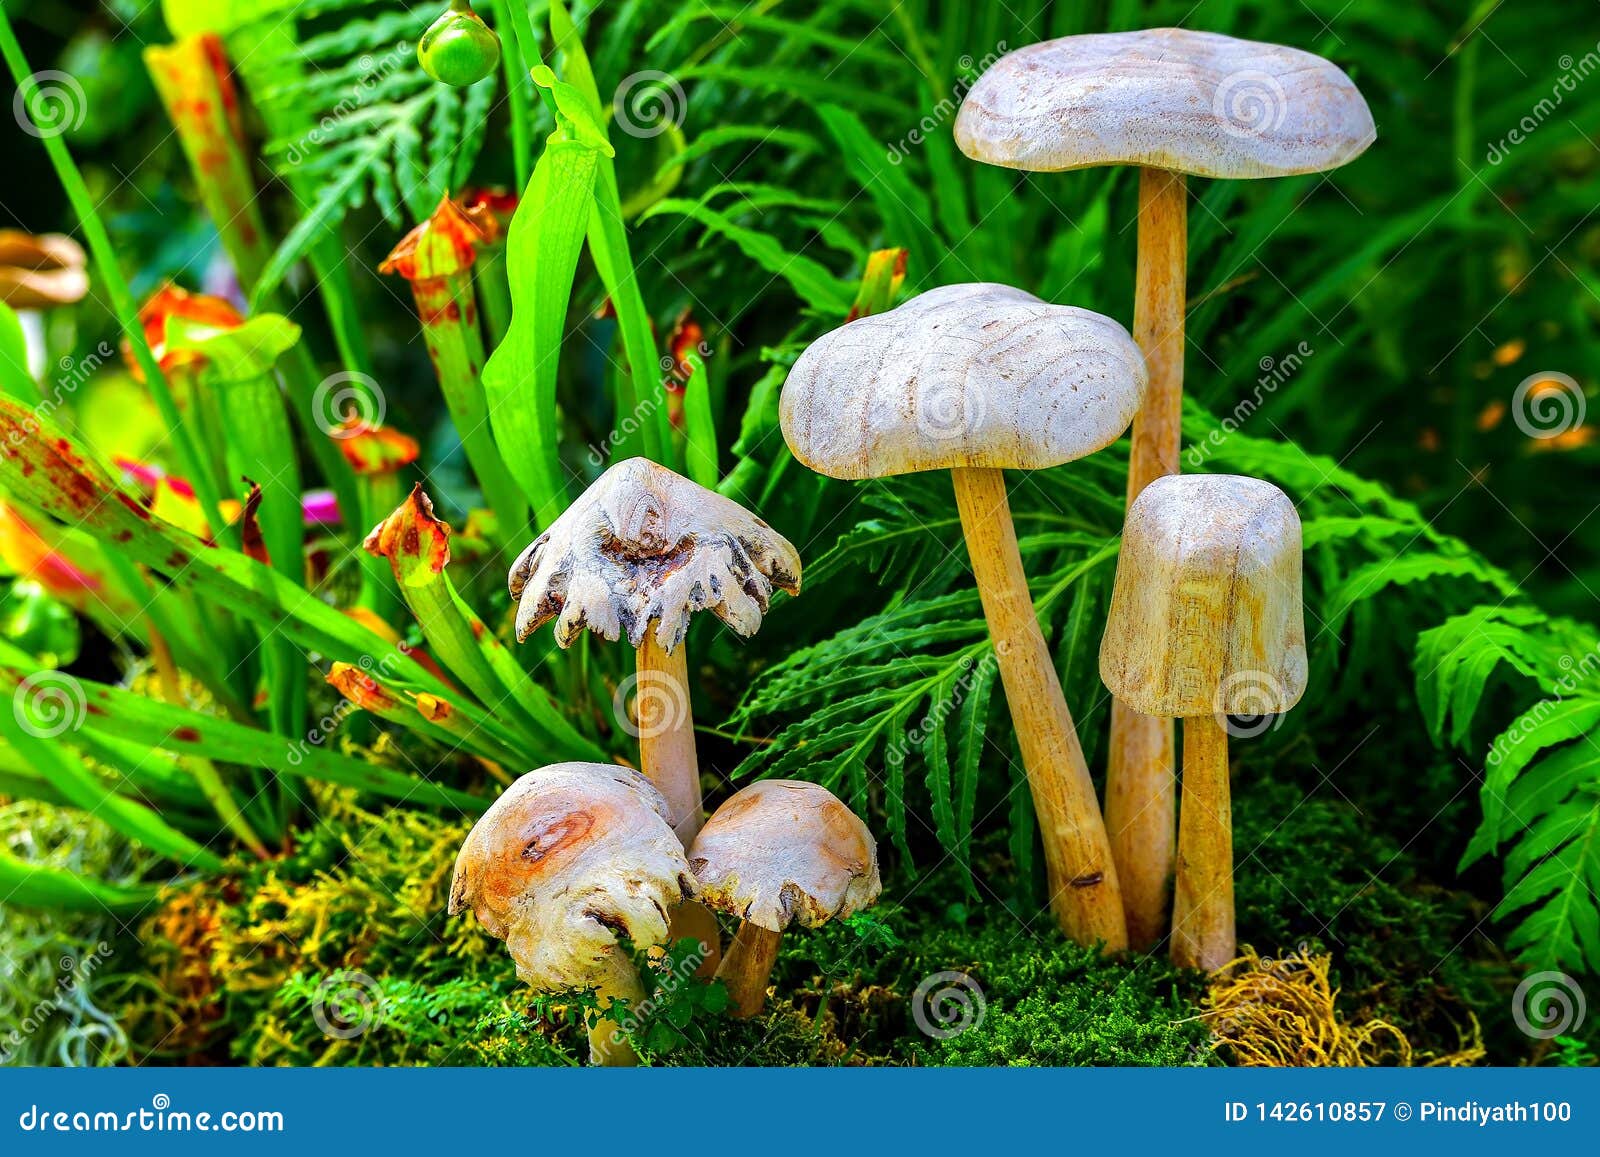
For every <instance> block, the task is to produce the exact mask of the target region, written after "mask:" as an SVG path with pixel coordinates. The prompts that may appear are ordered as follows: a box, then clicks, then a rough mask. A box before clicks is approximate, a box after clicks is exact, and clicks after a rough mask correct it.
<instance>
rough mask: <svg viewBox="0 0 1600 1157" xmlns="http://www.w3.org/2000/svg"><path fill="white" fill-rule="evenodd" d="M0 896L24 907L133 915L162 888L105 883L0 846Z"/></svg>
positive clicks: (154, 900)
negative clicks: (32, 861) (34, 861)
mask: <svg viewBox="0 0 1600 1157" xmlns="http://www.w3.org/2000/svg"><path fill="white" fill-rule="evenodd" d="M0 895H3V896H5V898H6V903H7V904H16V905H18V906H19V907H23V908H38V909H41V910H44V911H52V912H87V913H90V914H92V915H96V916H99V915H103V914H105V913H108V912H109V913H110V914H111V915H113V916H135V915H137V914H138V913H140V912H142V911H144V910H145V909H146V908H148V907H150V906H151V905H152V904H154V903H155V902H156V901H157V900H159V899H160V897H161V889H160V888H158V887H155V886H152V885H142V884H135V885H121V884H107V883H104V882H103V881H100V880H95V879H91V878H89V877H87V876H80V875H79V874H78V873H76V872H67V871H63V870H62V869H60V868H51V867H48V866H46V865H44V864H29V863H26V862H24V861H22V860H19V859H17V857H15V856H13V855H12V854H11V853H10V852H8V851H6V850H5V849H3V848H0Z"/></svg>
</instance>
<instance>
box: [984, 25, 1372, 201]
mask: <svg viewBox="0 0 1600 1157" xmlns="http://www.w3.org/2000/svg"><path fill="white" fill-rule="evenodd" d="M1376 136H1377V130H1376V129H1375V128H1374V127H1373V124H1372V113H1371V111H1370V110H1369V109H1368V108H1367V102H1366V101H1365V100H1363V99H1362V97H1361V94H1360V93H1359V92H1358V91H1356V86H1355V85H1354V84H1352V83H1351V81H1350V78H1349V77H1348V76H1346V75H1345V74H1344V72H1343V71H1342V70H1341V69H1340V68H1339V67H1338V66H1336V65H1334V64H1332V63H1330V62H1329V61H1326V60H1324V59H1322V58H1321V57H1320V56H1313V55H1312V54H1311V53H1309V52H1302V51H1300V50H1299V49H1297V48H1285V47H1283V46H1282V45H1277V44H1262V43H1259V42H1256V41H1251V40H1237V39H1235V38H1234V37H1231V36H1219V35H1217V34H1216V33H1212V32H1190V31H1188V30H1187V29H1182V28H1153V29H1149V30H1147V31H1143V32H1116V33H1110V34H1104V35H1087V36H1066V37H1063V38H1061V39H1060V40H1047V41H1045V42H1044V43H1043V44H1034V45H1030V46H1029V47H1027V48H1021V49H1018V50H1017V51H1016V52H1011V53H1008V54H1007V55H1005V56H1003V57H1001V58H1000V60H999V61H998V62H997V63H996V64H995V65H994V66H993V67H992V68H990V69H989V70H988V71H987V72H985V73H984V74H983V75H982V76H981V77H979V78H978V82H977V83H976V84H974V85H973V86H972V89H971V91H969V92H968V93H967V96H966V99H965V101H963V103H962V105H961V111H960V113H958V114H957V116H956V124H955V137H956V144H957V145H959V146H960V147H961V151H962V152H964V153H966V154H967V156H969V157H971V158H973V159H974V160H978V161H986V162H988V163H989V164H991V165H1002V166H1004V167H1006V168H1008V169H1025V170H1028V171H1030V172H1046V173H1053V172H1059V171H1061V170H1064V169H1082V168H1087V167H1089V166H1091V165H1145V166H1148V167H1150V168H1156V169H1171V170H1175V171H1177V172H1180V173H1190V174H1193V175H1195V176H1200V177H1224V178H1249V177H1286V176H1292V175H1294V174H1296V173H1320V172H1324V171H1326V170H1328V169H1336V168H1338V167H1339V166H1340V165H1343V164H1347V163H1348V162H1350V161H1353V160H1355V158H1357V157H1358V156H1360V155H1361V154H1362V153H1363V152H1365V151H1366V149H1367V146H1368V145H1370V144H1371V143H1372V142H1373V140H1374V139H1375V137H1376Z"/></svg>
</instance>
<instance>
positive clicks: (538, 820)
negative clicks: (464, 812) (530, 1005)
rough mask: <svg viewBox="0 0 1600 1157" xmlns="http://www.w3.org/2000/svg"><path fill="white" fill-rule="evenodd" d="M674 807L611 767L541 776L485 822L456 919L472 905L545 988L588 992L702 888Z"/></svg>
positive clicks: (455, 884)
mask: <svg viewBox="0 0 1600 1157" xmlns="http://www.w3.org/2000/svg"><path fill="white" fill-rule="evenodd" d="M666 811H667V801H666V800H665V799H663V798H662V796H661V793H660V792H658V791H657V790H656V789H655V788H654V787H652V786H651V785H650V781H649V780H647V779H645V777H644V776H642V775H640V774H639V773H638V772H636V771H633V770H631V769H630V768H626V767H619V766H614V765H610V764H604V763H557V764H552V765H551V766H549V767H541V768H539V769H538V770H537V771H530V772H529V773H528V774H527V775H525V776H523V777H522V778H521V779H519V780H517V782H516V783H514V784H512V785H511V786H510V787H509V788H507V789H506V791H505V794H503V795H502V796H501V797H500V798H499V799H497V800H495V802H494V804H493V806H491V807H490V808H489V810H488V811H487V812H485V813H484V814H483V817H482V818H481V819H479V820H478V822H477V823H476V824H475V825H473V828H472V831H471V832H470V833H469V834H468V836H467V839H466V842H465V843H464V844H462V845H461V853H460V854H459V855H458V856H457V857H456V871H455V878H454V880H452V881H451V884H450V914H451V915H455V914H456V913H457V912H459V911H461V910H462V909H464V908H471V909H472V910H473V912H475V913H476V914H477V917H478V919H479V920H480V921H482V923H483V926H484V927H485V928H486V929H488V931H489V933H490V934H491V935H493V936H497V937H499V938H500V939H502V940H504V941H505V942H506V947H507V948H508V949H510V951H511V957H512V959H513V960H515V961H516V964H517V975H518V976H520V977H521V978H522V979H523V980H524V981H526V982H527V983H529V984H531V985H533V986H534V987H535V988H540V989H545V990H549V991H562V990H567V989H574V988H585V987H587V986H589V985H590V984H593V983H594V982H595V980H596V978H597V977H598V976H600V975H601V974H603V973H604V972H605V971H606V967H607V965H608V964H609V963H610V961H611V959H612V957H613V955H614V953H615V952H616V951H617V941H618V938H619V937H623V936H626V937H627V938H628V939H629V940H630V941H632V942H633V944H634V946H635V947H638V948H647V947H650V946H652V945H656V944H660V943H663V942H664V941H665V940H666V938H667V918H668V914H669V913H670V912H671V911H672V909H673V907H674V906H675V905H677V904H678V903H679V902H681V901H682V899H683V896H684V892H685V889H686V888H687V887H688V886H689V885H690V882H691V881H690V877H689V867H688V864H687V863H686V862H685V861H684V857H683V845H682V844H681V843H679V842H678V837H677V836H676V835H675V834H674V833H673V831H672V827H671V825H669V824H668V823H667V821H666V818H665V816H666Z"/></svg>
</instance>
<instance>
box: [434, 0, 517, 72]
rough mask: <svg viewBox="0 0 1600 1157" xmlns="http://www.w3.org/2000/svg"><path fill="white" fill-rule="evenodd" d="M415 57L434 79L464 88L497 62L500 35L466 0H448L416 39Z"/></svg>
mask: <svg viewBox="0 0 1600 1157" xmlns="http://www.w3.org/2000/svg"><path fill="white" fill-rule="evenodd" d="M417 60H418V61H419V62H420V63H421V64H422V71H423V72H426V73H427V74H428V75H429V76H431V77H433V79H434V80H437V81H439V82H441V83H443V84H452V85H455V86H456V87H457V88H465V87H466V86H467V85H469V84H477V83H478V81H480V80H482V79H483V78H484V77H486V76H488V75H489V74H490V73H491V72H493V71H494V70H495V66H496V65H498V64H499V63H500V38H499V37H498V36H496V35H495V34H494V29H492V28H490V27H489V26H488V25H487V24H485V23H484V22H483V18H482V17H481V16H479V15H478V14H477V13H476V12H474V11H473V10H472V5H471V4H469V3H467V0H451V4H450V7H449V8H448V9H447V10H446V11H445V13H444V15H442V16H440V17H439V19H437V20H435V21H434V22H433V23H432V24H431V25H429V26H428V30H427V31H426V32H424V33H423V34H422V39H421V40H419V41H418V42H417Z"/></svg>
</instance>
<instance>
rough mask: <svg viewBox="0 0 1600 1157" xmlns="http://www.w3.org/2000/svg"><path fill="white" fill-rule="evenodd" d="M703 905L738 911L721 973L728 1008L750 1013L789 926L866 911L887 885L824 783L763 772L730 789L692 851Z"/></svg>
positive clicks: (866, 836)
mask: <svg viewBox="0 0 1600 1157" xmlns="http://www.w3.org/2000/svg"><path fill="white" fill-rule="evenodd" d="M689 869H690V871H692V872H693V873H694V882H693V883H692V884H691V888H692V889H693V894H694V896H695V897H696V898H697V899H698V900H700V902H701V903H703V904H705V905H707V906H708V907H710V908H714V909H715V910H717V911H719V912H726V913H727V914H728V915H730V916H737V917H738V918H739V931H738V933H737V934H736V935H735V936H734V939H733V943H732V944H730V945H729V946H728V951H727V954H726V955H725V956H723V958H722V966H721V967H720V968H718V969H717V977H718V979H720V980H721V981H722V982H723V983H724V984H726V985H727V986H728V992H729V995H731V996H732V997H733V1011H734V1015H736V1016H741V1017H750V1016H755V1015H756V1013H758V1012H760V1011H761V1007H762V1005H763V1004H765V1003H766V999H767V979H768V977H769V976H771V974H772V965H773V962H774V961H775V960H777V958H778V944H779V942H780V941H781V940H782V939H783V933H784V931H785V930H786V929H787V928H788V927H789V925H790V924H798V925H800V927H802V928H816V927H819V926H820V925H823V924H826V923H827V922H828V921H829V920H833V919H842V918H843V917H846V916H849V915H851V914H852V913H855V912H859V911H861V909H863V908H870V907H871V906H872V905H873V904H874V903H875V902H876V901H877V899H878V894H879V893H880V892H882V891H883V884H882V882H881V881H880V880H879V878H878V845H877V843H876V842H875V841H874V840H873V838H872V833H871V832H869V831H868V830H867V825H866V824H864V823H862V822H861V820H860V819H859V818H858V817H857V816H856V814H855V812H853V811H851V810H850V809H849V808H847V807H845V805H844V804H842V803H840V802H839V799H838V798H837V797H836V796H835V795H834V794H833V793H832V792H831V791H829V790H828V789H827V788H825V787H820V786H818V785H817V784H814V783H801V782H799V781H798V780H788V779H768V780H762V781H761V782H759V783H753V784H751V785H750V786H749V787H747V788H744V789H743V790H742V791H739V792H737V793H735V794H734V795H733V796H732V797H731V798H730V799H729V800H728V802H727V803H725V804H723V805H722V806H721V807H719V808H718V809H717V810H716V813H715V814H714V815H713V816H712V817H711V818H710V819H709V820H708V821H706V826H705V827H704V828H702V829H701V830H700V835H699V836H698V837H696V839H695V841H694V847H692V848H691V849H690V851H689Z"/></svg>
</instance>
